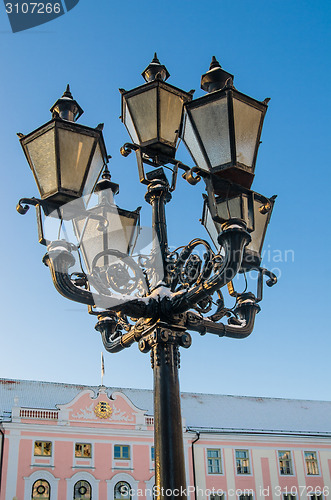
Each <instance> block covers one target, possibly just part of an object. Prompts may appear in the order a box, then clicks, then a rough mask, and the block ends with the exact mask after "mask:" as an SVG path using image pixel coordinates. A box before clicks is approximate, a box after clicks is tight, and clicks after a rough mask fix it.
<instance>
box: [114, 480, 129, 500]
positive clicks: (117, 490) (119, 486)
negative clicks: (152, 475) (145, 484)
mask: <svg viewBox="0 0 331 500" xmlns="http://www.w3.org/2000/svg"><path fill="white" fill-rule="evenodd" d="M114 500H131V486H130V485H129V483H126V482H125V481H120V482H119V483H116V484H115V487H114Z"/></svg>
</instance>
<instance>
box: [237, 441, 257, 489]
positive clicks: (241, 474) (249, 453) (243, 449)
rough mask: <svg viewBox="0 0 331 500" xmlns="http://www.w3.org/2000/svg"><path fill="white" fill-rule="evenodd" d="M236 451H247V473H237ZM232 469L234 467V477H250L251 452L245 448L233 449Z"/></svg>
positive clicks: (251, 468) (251, 470) (251, 473)
mask: <svg viewBox="0 0 331 500" xmlns="http://www.w3.org/2000/svg"><path fill="white" fill-rule="evenodd" d="M237 451H247V453H248V463H249V472H238V471H237V456H236V452H237ZM243 460H244V459H243ZM234 467H235V471H236V476H240V477H241V476H252V475H253V463H252V457H251V451H250V450H249V449H247V448H235V450H234ZM248 489H249V488H248ZM238 498H239V496H238Z"/></svg>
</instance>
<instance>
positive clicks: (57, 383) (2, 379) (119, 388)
mask: <svg viewBox="0 0 331 500" xmlns="http://www.w3.org/2000/svg"><path fill="white" fill-rule="evenodd" d="M1 382H5V383H10V382H12V383H17V382H18V383H21V382H27V383H30V384H31V383H34V384H45V385H56V386H62V387H63V386H66V387H72V388H81V389H84V388H88V389H92V390H97V389H98V388H99V387H100V385H87V384H73V383H66V382H49V381H46V380H45V381H43V380H25V379H6V378H0V384H1ZM106 390H111V391H113V392H115V391H117V390H119V391H123V390H129V391H140V392H150V393H151V392H153V390H152V389H142V388H134V387H106ZM181 394H182V395H196V396H212V397H226V398H236V399H237V398H242V399H246V400H247V399H255V400H259V399H261V400H268V401H272V400H276V401H289V402H309V403H331V401H330V400H320V399H297V398H282V397H272V396H247V395H240V394H239V395H236V394H215V393H206V392H188V391H181Z"/></svg>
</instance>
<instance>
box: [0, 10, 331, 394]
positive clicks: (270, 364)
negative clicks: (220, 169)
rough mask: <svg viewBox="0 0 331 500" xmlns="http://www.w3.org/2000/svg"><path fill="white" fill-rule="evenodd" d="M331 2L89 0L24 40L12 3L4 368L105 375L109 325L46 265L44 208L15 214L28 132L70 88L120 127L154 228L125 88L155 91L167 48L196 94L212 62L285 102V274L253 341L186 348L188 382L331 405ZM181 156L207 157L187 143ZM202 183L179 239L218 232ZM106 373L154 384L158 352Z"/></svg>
mask: <svg viewBox="0 0 331 500" xmlns="http://www.w3.org/2000/svg"><path fill="white" fill-rule="evenodd" d="M330 9H331V8H330V4H329V2H327V1H326V0H325V1H322V0H310V1H305V0H300V1H297V0H290V1H289V0H286V1H282V0H255V1H254V2H249V1H247V0H232V1H230V0H229V1H228V0H211V1H210V2H208V3H205V2H198V1H196V0H190V1H189V0H178V1H176V2H175V1H174V0H169V1H167V2H165V1H160V0H155V1H153V2H152V1H146V0H143V1H140V2H133V1H131V0H128V1H127V2H125V3H121V2H113V1H109V0H98V1H97V2H93V1H92V0H80V2H79V4H78V5H77V6H76V7H75V8H74V9H72V10H71V11H70V12H68V13H67V14H65V15H64V16H62V17H61V18H59V19H56V20H54V21H52V22H50V23H48V24H44V25H42V26H40V27H39V28H38V27H37V28H33V29H30V30H27V31H24V32H21V33H15V34H13V33H12V32H11V30H10V25H9V21H8V19H7V16H6V13H5V9H4V6H2V5H0V40H1V44H0V51H1V63H2V78H1V83H0V85H1V92H0V109H1V119H0V141H1V149H0V158H1V176H2V179H1V199H2V242H1V283H2V286H1V292H0V293H1V304H2V308H1V309H2V311H1V317H0V323H1V324H0V336H1V337H0V338H1V344H0V345H1V347H0V377H8V378H21V379H37V380H47V381H60V382H72V383H82V384H92V385H95V384H98V383H99V382H100V351H101V347H102V344H101V340H100V338H99V334H98V333H97V332H95V330H94V318H93V317H90V316H88V315H87V312H86V310H85V308H84V306H81V305H79V304H75V303H73V302H69V301H66V300H65V299H64V298H62V297H61V296H60V295H59V294H58V293H57V292H56V290H55V288H54V287H53V284H52V282H51V279H50V276H49V271H48V269H47V268H46V267H45V266H44V265H43V264H42V263H41V258H42V256H43V253H44V250H45V248H44V247H41V246H40V245H39V244H38V242H37V234H36V224H35V217H34V214H33V211H32V210H31V211H30V212H29V213H28V214H27V215H26V216H25V217H21V216H19V215H18V214H17V213H16V211H15V205H16V203H17V200H18V199H19V198H20V197H22V196H37V194H38V193H37V188H36V186H35V183H34V180H33V177H32V175H31V172H30V170H29V167H28V165H27V163H26V161H25V158H24V155H23V153H22V151H21V148H20V145H19V142H18V138H17V136H16V132H23V133H28V132H30V131H32V130H34V129H35V128H37V126H39V125H41V124H43V123H45V122H46V121H48V120H49V119H50V113H49V108H50V107H51V105H52V104H53V103H54V102H55V101H56V99H57V98H58V97H60V95H61V94H62V93H63V91H64V89H65V86H66V84H67V83H68V82H69V83H70V85H71V89H72V93H73V95H74V97H75V98H76V99H77V100H78V102H79V104H80V105H81V106H82V108H83V109H84V111H85V113H84V115H83V117H82V118H81V119H80V122H81V123H83V124H86V125H89V126H96V125H97V124H98V123H100V122H104V123H105V129H104V136H105V140H106V143H107V147H108V151H109V153H110V154H111V155H112V160H111V163H110V165H109V167H110V170H111V173H112V178H113V181H114V182H118V183H119V184H120V194H119V196H118V197H117V203H118V205H119V206H121V207H123V208H127V209H130V210H133V209H135V208H136V207H137V206H138V205H144V206H143V209H142V224H143V225H146V226H147V225H149V224H150V221H151V213H150V210H149V207H148V206H147V204H146V203H145V202H144V200H143V196H144V193H145V188H144V186H142V185H139V182H138V173H137V168H136V163H135V158H134V156H133V155H132V156H130V157H128V158H123V157H122V156H121V155H120V153H119V148H120V147H121V146H122V144H123V143H124V142H126V141H127V140H128V135H127V133H126V130H125V128H124V126H123V125H122V124H121V122H120V120H119V119H118V117H119V115H120V94H119V92H118V88H119V87H122V88H125V89H130V88H133V87H135V86H138V85H140V84H142V83H143V80H142V78H141V76H140V73H141V71H142V70H143V69H144V68H145V67H146V66H147V64H148V63H149V62H150V60H151V59H152V57H153V53H154V51H157V53H158V56H159V59H160V60H161V62H162V63H163V64H165V65H166V66H167V68H168V70H169V72H170V74H171V78H170V79H169V83H172V84H173V85H175V86H178V87H180V88H183V89H184V90H187V91H188V90H190V89H192V88H195V89H196V94H195V97H198V96H200V95H203V91H202V90H200V77H201V74H202V73H204V72H205V71H206V70H207V69H208V67H209V63H210V60H211V57H212V56H213V55H215V56H216V57H217V58H218V59H219V61H220V62H221V64H222V66H223V67H224V69H225V70H227V71H229V72H230V73H233V74H234V75H235V85H236V87H237V88H238V90H240V91H241V92H244V93H247V94H248V95H250V96H252V97H254V98H256V99H259V100H263V99H264V98H265V97H271V101H270V103H269V109H268V112H267V116H266V119H265V122H264V129H263V132H262V141H263V143H262V145H261V148H260V150H259V155H258V160H257V166H256V177H255V180H254V184H253V189H254V190H256V191H258V192H260V193H262V194H264V195H266V196H271V195H273V194H278V198H277V201H276V205H275V208H274V212H273V215H272V219H271V223H270V226H269V230H268V234H267V238H266V241H265V247H264V249H265V259H264V264H265V266H266V267H268V268H271V269H275V270H276V269H277V272H278V274H280V280H279V283H278V285H277V286H276V287H274V288H272V289H266V290H265V294H264V300H263V302H262V304H261V306H262V311H261V312H260V313H259V315H258V316H257V319H256V326H255V329H254V332H253V333H252V335H251V336H250V337H249V338H248V339H246V340H241V341H236V340H233V339H218V338H216V337H214V336H211V335H209V336H208V335H206V336H205V337H199V335H198V334H193V345H192V347H191V348H190V349H188V350H185V351H184V350H183V352H182V364H181V370H180V377H181V388H182V390H185V391H195V392H213V393H223V394H242V395H257V396H273V397H291V398H307V399H330V390H329V370H328V365H329V358H330V352H331V340H330V319H329V314H328V310H329V307H330V306H329V300H330V292H329V274H330V271H331V269H330V258H329V255H330V251H329V247H330V243H331V241H330V231H329V229H328V223H329V216H330V210H329V201H328V199H329V189H330V188H329V186H330V158H329V148H330V127H329V116H330V99H329V85H330V83H329V82H330V76H331V75H330V64H329V61H330V53H329V52H330V47H331V43H330V28H329V26H330ZM178 159H181V160H182V161H184V162H186V163H189V164H192V161H191V159H190V158H189V156H188V155H187V153H186V151H185V149H184V147H182V146H180V148H179V151H178ZM202 192H203V186H202V184H201V183H200V184H199V185H197V186H195V187H192V186H189V185H188V184H186V183H185V182H184V181H183V180H181V179H180V182H179V185H178V188H177V190H176V191H175V193H174V195H173V200H172V202H171V203H170V204H169V205H168V206H167V220H168V225H169V243H170V245H172V246H179V245H183V244H187V243H188V242H189V241H190V240H191V239H192V238H194V237H198V236H200V237H206V234H205V231H204V228H203V227H202V226H201V224H200V223H199V218H200V217H201V211H202V196H201V194H202ZM286 252H287V253H286ZM286 255H287V259H286V258H285V256H286ZM276 256H277V257H276ZM230 303H231V302H230ZM105 366H106V375H105V378H104V382H105V384H107V385H109V386H116V387H119V386H123V387H151V386H152V371H151V368H150V362H149V356H148V355H143V354H141V353H140V352H139V351H138V348H137V347H136V346H133V347H131V348H130V349H128V350H126V351H125V352H122V353H120V354H116V355H110V354H105Z"/></svg>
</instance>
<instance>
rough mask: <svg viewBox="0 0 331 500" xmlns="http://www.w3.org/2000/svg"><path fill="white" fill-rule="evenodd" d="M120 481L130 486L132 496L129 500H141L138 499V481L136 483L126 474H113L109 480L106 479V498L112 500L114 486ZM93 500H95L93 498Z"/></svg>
mask: <svg viewBox="0 0 331 500" xmlns="http://www.w3.org/2000/svg"><path fill="white" fill-rule="evenodd" d="M121 481H124V482H125V483H129V485H130V486H131V489H132V492H133V495H132V496H131V500H141V497H138V487H139V481H136V480H135V479H134V477H132V476H131V474H127V473H126V472H120V473H119V474H115V476H113V477H112V478H111V479H107V480H106V483H107V498H114V488H115V485H116V484H117V483H119V482H121ZM93 500H95V499H94V498H93Z"/></svg>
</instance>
